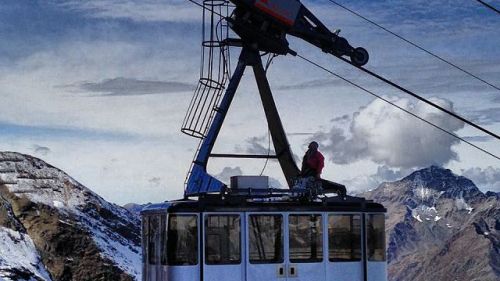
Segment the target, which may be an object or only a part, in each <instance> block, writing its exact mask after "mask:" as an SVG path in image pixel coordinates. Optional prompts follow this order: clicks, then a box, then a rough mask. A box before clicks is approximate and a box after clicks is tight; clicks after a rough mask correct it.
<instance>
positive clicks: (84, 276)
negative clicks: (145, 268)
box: [0, 152, 141, 281]
mask: <svg viewBox="0 0 500 281" xmlns="http://www.w3.org/2000/svg"><path fill="white" fill-rule="evenodd" d="M0 199H1V200H0V201H1V207H2V208H0V235H3V236H5V237H10V240H9V241H10V242H11V243H8V245H4V246H5V247H9V248H10V249H11V251H10V252H9V253H7V254H10V256H9V255H7V254H6V255H7V256H4V254H2V256H0V277H2V278H4V279H5V280H30V281H31V280H124V281H125V280H126V281H128V280H139V279H140V275H141V262H140V261H141V249H140V220H139V218H138V216H136V215H135V214H132V213H130V212H128V211H127V210H125V209H124V208H122V207H120V206H117V205H115V204H111V203H109V202H107V201H105V200H104V199H103V198H101V197H100V196H98V195H97V194H96V193H94V192H93V191H91V190H90V189H88V188H86V187H84V186H83V185H81V184H80V183H78V182H77V181H75V180H74V179H73V178H71V177H70V176H69V175H67V174H66V173H64V172H63V171H61V170H59V169H57V168H55V167H54V166H52V165H50V164H48V163H46V162H44V161H42V160H41V159H38V158H35V157H32V156H29V155H24V154H19V153H15V152H0ZM20 245H21V246H22V245H24V246H23V247H21V246H20ZM23 252H29V253H30V254H32V255H33V257H32V259H31V261H28V262H24V263H19V262H17V263H16V257H18V256H19V253H23ZM17 261H19V259H17ZM32 264H36V265H37V266H33V265H32Z"/></svg>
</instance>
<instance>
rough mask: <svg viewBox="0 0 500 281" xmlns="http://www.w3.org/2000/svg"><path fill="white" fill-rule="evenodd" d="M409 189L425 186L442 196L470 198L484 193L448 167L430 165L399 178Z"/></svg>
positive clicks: (481, 195) (482, 195)
mask: <svg viewBox="0 0 500 281" xmlns="http://www.w3.org/2000/svg"><path fill="white" fill-rule="evenodd" d="M400 182H402V183H406V184H408V187H409V189H410V190H415V189H416V188H427V189H432V190H434V191H437V192H440V193H442V196H443V197H448V198H465V199H472V198H475V197H477V196H480V197H484V194H483V193H482V192H481V191H480V190H479V189H478V188H477V186H476V185H475V184H474V183H473V182H472V181H471V180H470V179H468V178H466V177H463V176H459V175H456V174H454V173H453V172H452V171H451V170H450V169H445V168H443V167H439V166H435V165H433V166H430V167H427V168H424V169H421V170H418V171H415V172H413V173H411V174H410V175H409V176H407V177H405V178H403V179H402V180H400Z"/></svg>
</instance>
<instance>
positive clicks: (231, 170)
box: [215, 166, 283, 188]
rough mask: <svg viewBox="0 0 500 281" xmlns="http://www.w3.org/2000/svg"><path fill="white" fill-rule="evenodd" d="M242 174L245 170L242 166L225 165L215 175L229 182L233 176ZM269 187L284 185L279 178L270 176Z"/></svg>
mask: <svg viewBox="0 0 500 281" xmlns="http://www.w3.org/2000/svg"><path fill="white" fill-rule="evenodd" d="M241 175H243V170H242V169H241V167H239V166H237V167H224V168H223V169H222V171H221V172H220V173H219V174H217V175H215V177H216V178H217V179H218V180H220V181H222V182H223V183H226V184H229V183H230V181H231V177H233V176H241ZM269 187H271V188H281V187H283V185H282V184H281V182H280V181H279V180H278V179H276V178H273V177H269Z"/></svg>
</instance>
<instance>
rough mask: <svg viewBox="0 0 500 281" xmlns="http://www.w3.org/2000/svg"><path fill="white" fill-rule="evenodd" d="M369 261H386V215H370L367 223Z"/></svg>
mask: <svg viewBox="0 0 500 281" xmlns="http://www.w3.org/2000/svg"><path fill="white" fill-rule="evenodd" d="M366 235H367V244H368V245H367V246H368V249H367V255H368V260H369V261H385V215H368V216H367V223H366Z"/></svg>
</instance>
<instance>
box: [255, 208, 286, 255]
mask: <svg viewBox="0 0 500 281" xmlns="http://www.w3.org/2000/svg"><path fill="white" fill-rule="evenodd" d="M282 229H283V217H282V216H281V215H250V216H249V225H248V235H249V237H250V239H249V240H250V241H248V243H249V249H250V263H281V262H283V230H282Z"/></svg>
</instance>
